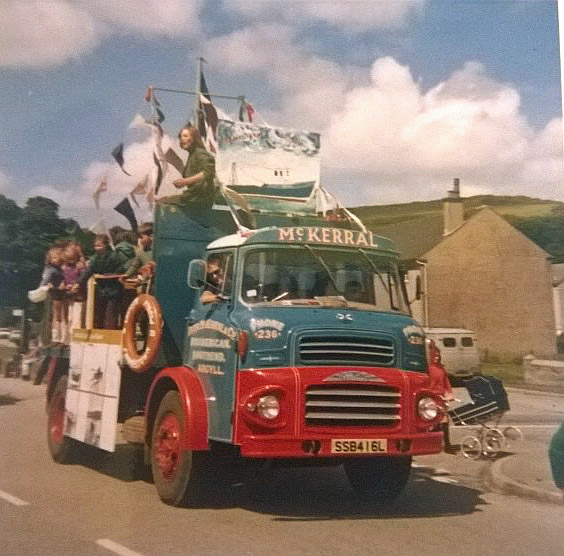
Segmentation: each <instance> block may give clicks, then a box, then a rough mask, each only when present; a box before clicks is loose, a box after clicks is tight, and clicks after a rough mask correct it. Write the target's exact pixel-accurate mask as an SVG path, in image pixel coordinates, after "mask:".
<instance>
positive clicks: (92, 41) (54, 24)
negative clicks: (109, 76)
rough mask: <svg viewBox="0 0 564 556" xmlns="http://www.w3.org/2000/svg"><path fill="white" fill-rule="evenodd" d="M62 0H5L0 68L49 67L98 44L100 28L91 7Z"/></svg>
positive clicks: (0, 20) (74, 56)
mask: <svg viewBox="0 0 564 556" xmlns="http://www.w3.org/2000/svg"><path fill="white" fill-rule="evenodd" d="M83 6H84V5H78V4H76V3H74V2H64V1H62V0H53V1H42V0H4V2H3V6H2V17H1V18H0V67H1V66H4V67H22V66H23V67H49V66H54V65H57V64H60V63H63V62H66V61H68V60H70V59H73V58H77V57H78V56H80V55H81V54H82V53H84V52H88V51H89V50H92V49H93V48H95V47H96V46H97V45H98V44H99V40H100V33H101V32H100V29H99V28H98V23H97V22H96V20H95V19H94V18H92V16H91V14H90V13H88V10H87V9H85V8H84V7H83Z"/></svg>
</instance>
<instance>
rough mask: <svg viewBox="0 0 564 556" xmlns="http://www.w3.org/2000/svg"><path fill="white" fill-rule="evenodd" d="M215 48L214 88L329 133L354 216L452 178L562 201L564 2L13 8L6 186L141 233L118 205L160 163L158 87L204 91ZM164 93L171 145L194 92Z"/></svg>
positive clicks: (5, 92)
mask: <svg viewBox="0 0 564 556" xmlns="http://www.w3.org/2000/svg"><path fill="white" fill-rule="evenodd" d="M200 56H202V57H204V58H205V60H206V63H205V64H204V73H205V77H206V81H207V83H208V87H209V89H210V92H211V93H216V94H222V95H234V96H239V95H244V96H245V97H246V98H247V99H248V100H249V102H251V103H252V104H253V106H254V108H255V109H256V120H257V121H258V122H260V123H265V124H268V125H274V126H282V127H290V128H295V129H303V130H309V131H315V132H319V133H320V134H321V182H322V184H323V185H324V187H325V188H326V189H328V190H329V191H331V192H333V193H334V194H336V195H337V196H338V197H339V198H340V199H341V200H342V201H343V203H344V204H345V205H347V206H358V205H381V204H390V203H404V202H411V201H421V200H430V199H439V198H442V197H444V196H445V194H446V191H447V190H448V189H450V188H451V184H452V180H453V178H454V177H458V178H460V181H461V192H462V195H463V196H470V195H476V194H497V195H528V196H531V197H538V198H542V199H554V200H560V201H564V187H563V148H562V104H561V94H560V62H559V45H558V15H557V5H556V2H555V1H552V0H551V1H549V0H527V1H525V0H521V1H513V0H483V1H480V0H459V1H457V0H413V1H410V2H407V1H405V2H404V1H401V0H378V1H376V0H121V1H120V2H114V1H113V0H92V1H86V0H84V1H72V0H0V99H1V100H0V121H1V122H2V124H1V125H0V193H1V194H4V195H6V196H7V197H9V198H12V199H14V200H16V201H17V202H18V203H19V204H23V203H24V202H25V200H26V199H27V198H28V197H30V196H35V195H43V196H47V197H50V198H52V199H53V200H55V201H56V202H57V203H58V204H59V205H60V214H61V215H62V216H65V217H73V218H75V219H77V220H78V221H79V222H80V223H81V224H83V225H90V224H93V223H94V222H96V221H98V220H100V219H101V218H107V219H108V220H109V221H110V222H111V223H121V224H122V225H125V224H126V222H125V220H123V218H122V217H121V216H119V215H117V214H116V213H114V212H113V210H112V207H113V206H115V204H117V202H119V200H121V199H122V198H123V196H124V195H125V194H127V193H128V192H129V191H130V190H131V189H133V187H134V186H135V184H136V183H137V182H138V181H139V179H141V178H142V176H143V175H144V174H145V173H146V172H147V169H149V168H150V167H152V155H151V141H152V140H151V138H150V137H149V134H148V133H147V132H144V131H142V130H138V129H131V128H130V127H129V125H130V123H131V121H132V120H133V118H134V117H135V115H136V114H137V113H140V114H142V115H144V116H149V106H148V105H147V103H146V102H145V101H144V95H145V91H146V89H147V86H148V85H154V86H156V87H162V88H171V89H187V90H194V87H195V81H196V75H197V58H198V57H200ZM157 98H158V100H159V102H160V103H161V107H162V110H163V112H164V114H165V118H166V119H165V121H164V122H163V127H164V128H165V131H166V133H167V137H166V144H167V145H168V144H171V145H172V144H174V142H175V137H176V134H177V132H178V129H179V128H180V127H181V125H182V124H184V123H185V122H186V121H187V119H188V118H189V117H190V116H191V115H192V110H193V98H192V97H189V96H185V95H180V94H174V93H165V92H158V93H157ZM217 104H218V106H219V107H220V108H221V109H222V110H223V111H224V112H226V113H228V114H232V115H235V114H236V112H237V104H236V103H235V102H232V101H217ZM121 142H123V143H124V144H125V151H124V158H125V167H126V169H127V170H128V171H129V172H130V173H131V174H132V176H131V177H128V176H126V175H125V174H123V172H122V171H121V170H120V168H119V167H118V166H117V164H116V163H115V162H114V161H113V159H112V157H111V151H112V149H113V148H114V147H115V146H116V145H117V144H119V143H121ZM104 175H106V176H107V181H108V191H107V192H106V193H104V194H103V195H102V197H101V202H100V210H97V209H96V207H95V205H94V201H93V198H92V194H93V192H94V190H95V188H96V186H97V184H98V183H99V181H100V179H101V178H102V176H104ZM116 219H117V220H116ZM120 219H121V221H120Z"/></svg>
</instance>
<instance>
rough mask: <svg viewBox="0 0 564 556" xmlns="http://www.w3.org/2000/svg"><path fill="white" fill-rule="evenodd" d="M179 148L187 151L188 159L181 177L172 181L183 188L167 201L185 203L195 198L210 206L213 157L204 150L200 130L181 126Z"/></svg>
mask: <svg viewBox="0 0 564 556" xmlns="http://www.w3.org/2000/svg"><path fill="white" fill-rule="evenodd" d="M178 140H179V141H180V148H182V149H184V150H185V151H188V153H189V155H188V161H187V162H186V166H185V167H184V171H183V172H182V177H181V178H178V179H176V180H174V181H173V182H172V183H173V185H174V187H176V188H177V189H184V188H186V190H185V191H183V192H182V193H181V194H180V195H178V196H174V197H172V198H168V199H167V200H166V202H167V203H173V204H185V203H190V202H194V201H196V200H198V201H202V202H204V203H205V204H206V205H209V207H210V208H211V206H212V204H213V197H214V193H215V190H214V178H215V159H214V157H213V156H212V155H211V154H210V153H209V152H208V151H207V150H206V148H205V146H204V143H203V142H202V138H201V136H200V132H199V131H198V130H197V129H196V128H195V127H191V126H186V127H183V128H182V129H181V130H180V132H179V134H178Z"/></svg>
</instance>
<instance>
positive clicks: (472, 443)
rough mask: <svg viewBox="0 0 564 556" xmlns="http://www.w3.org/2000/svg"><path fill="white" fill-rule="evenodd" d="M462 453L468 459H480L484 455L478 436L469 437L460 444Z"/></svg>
mask: <svg viewBox="0 0 564 556" xmlns="http://www.w3.org/2000/svg"><path fill="white" fill-rule="evenodd" d="M460 452H461V453H462V455H463V456H464V457H465V458H467V459H479V458H480V457H481V455H482V443H481V442H480V439H479V438H478V437H477V436H473V435H468V436H465V437H464V438H463V439H462V442H461V443H460Z"/></svg>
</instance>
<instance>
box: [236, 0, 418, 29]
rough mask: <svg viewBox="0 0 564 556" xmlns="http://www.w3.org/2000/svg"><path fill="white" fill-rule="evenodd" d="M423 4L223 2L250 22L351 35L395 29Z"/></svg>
mask: <svg viewBox="0 0 564 556" xmlns="http://www.w3.org/2000/svg"><path fill="white" fill-rule="evenodd" d="M424 3H425V0H393V1H392V0H385V1H382V0H348V1H347V0H324V1H307V2H303V1H300V0H252V1H249V0H226V1H225V5H226V6H227V7H228V8H229V9H232V10H235V11H237V12H238V13H240V14H242V15H244V16H246V17H247V19H248V20H249V21H259V20H260V21H265V20H269V21H282V22H287V23H295V22H296V21H300V22H302V23H303V22H304V21H318V22H323V23H327V24H329V25H332V26H335V27H339V28H342V29H345V30H347V31H351V32H355V33H358V32H362V31H366V30H369V29H386V28H392V29H393V28H398V27H402V26H404V25H405V24H406V23H408V21H409V18H410V17H411V16H413V15H414V14H416V13H418V12H419V11H420V10H421V9H422V8H423V6H424Z"/></svg>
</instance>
